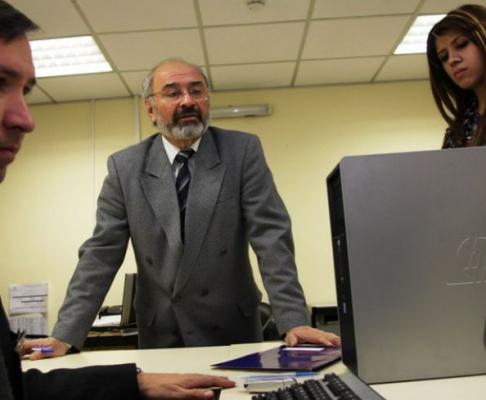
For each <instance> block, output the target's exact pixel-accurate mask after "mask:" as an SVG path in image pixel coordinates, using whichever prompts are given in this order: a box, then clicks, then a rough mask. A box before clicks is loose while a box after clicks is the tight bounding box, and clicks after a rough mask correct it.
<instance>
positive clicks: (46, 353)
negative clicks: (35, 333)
mask: <svg viewBox="0 0 486 400" xmlns="http://www.w3.org/2000/svg"><path fill="white" fill-rule="evenodd" d="M34 348H38V349H39V350H34ZM40 349H42V350H40ZM68 350H69V346H68V345H67V344H66V343H64V342H62V341H61V340H58V339H55V338H53V337H48V338H45V339H34V340H28V341H26V342H24V343H23V344H22V355H25V354H29V358H30V359H31V360H32V361H35V360H40V359H42V358H48V357H60V356H63V355H65V354H66V353H67V352H68Z"/></svg>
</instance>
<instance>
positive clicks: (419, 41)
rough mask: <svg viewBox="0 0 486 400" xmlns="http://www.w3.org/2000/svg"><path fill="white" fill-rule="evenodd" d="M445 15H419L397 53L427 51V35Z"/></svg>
mask: <svg viewBox="0 0 486 400" xmlns="http://www.w3.org/2000/svg"><path fill="white" fill-rule="evenodd" d="M444 17H445V14H441V15H421V16H419V17H417V19H416V20H415V22H414V23H413V25H412V26H411V28H410V29H409V31H408V33H407V34H406V35H405V37H404V38H403V40H402V42H401V43H400V44H399V45H398V47H397V49H396V50H395V54H414V53H425V52H426V51H427V36H428V35H429V32H430V30H431V29H432V27H433V26H434V25H435V24H436V23H437V22H439V21H440V20H441V19H442V18H444Z"/></svg>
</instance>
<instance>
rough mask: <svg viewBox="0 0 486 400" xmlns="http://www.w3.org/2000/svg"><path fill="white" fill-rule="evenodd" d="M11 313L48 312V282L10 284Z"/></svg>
mask: <svg viewBox="0 0 486 400" xmlns="http://www.w3.org/2000/svg"><path fill="white" fill-rule="evenodd" d="M9 297H10V314H11V315H12V314H25V313H45V312H47V282H45V283H33V284H13V285H9Z"/></svg>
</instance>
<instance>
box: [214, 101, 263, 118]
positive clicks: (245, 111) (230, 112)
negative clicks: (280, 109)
mask: <svg viewBox="0 0 486 400" xmlns="http://www.w3.org/2000/svg"><path fill="white" fill-rule="evenodd" d="M271 113H272V106H271V105H270V104H256V105H251V106H228V107H215V108H211V118H241V117H256V116H257V115H270V114H271Z"/></svg>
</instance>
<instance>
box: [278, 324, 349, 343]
mask: <svg viewBox="0 0 486 400" xmlns="http://www.w3.org/2000/svg"><path fill="white" fill-rule="evenodd" d="M285 343H286V344H287V346H297V345H298V344H302V343H311V344H320V345H323V346H340V345H341V338H340V337H339V336H337V335H335V334H334V333H328V332H324V331H321V330H320V329H316V328H311V327H310V326H297V327H295V328H292V329H291V330H290V331H288V332H287V335H286V336H285Z"/></svg>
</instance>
